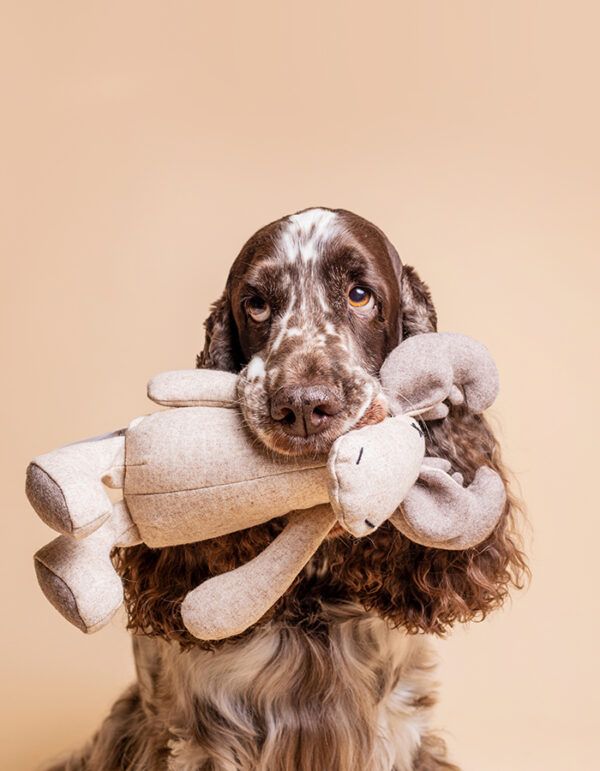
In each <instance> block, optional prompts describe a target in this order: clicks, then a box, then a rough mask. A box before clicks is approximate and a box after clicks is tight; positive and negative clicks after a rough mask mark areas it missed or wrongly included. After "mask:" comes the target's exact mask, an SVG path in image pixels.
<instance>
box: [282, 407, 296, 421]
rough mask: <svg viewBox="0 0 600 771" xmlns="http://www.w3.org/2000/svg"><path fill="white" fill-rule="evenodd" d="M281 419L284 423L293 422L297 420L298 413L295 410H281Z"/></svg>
mask: <svg viewBox="0 0 600 771" xmlns="http://www.w3.org/2000/svg"><path fill="white" fill-rule="evenodd" d="M279 420H280V421H281V422H282V423H288V424H290V423H293V422H294V421H295V420H296V413H295V412H294V411H293V410H285V409H284V410H281V418H279Z"/></svg>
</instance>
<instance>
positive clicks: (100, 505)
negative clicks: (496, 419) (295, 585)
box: [27, 334, 505, 639]
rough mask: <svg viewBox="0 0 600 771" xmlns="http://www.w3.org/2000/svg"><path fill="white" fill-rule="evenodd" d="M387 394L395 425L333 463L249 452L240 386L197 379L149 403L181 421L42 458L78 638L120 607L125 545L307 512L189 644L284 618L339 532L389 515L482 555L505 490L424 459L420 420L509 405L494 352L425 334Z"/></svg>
mask: <svg viewBox="0 0 600 771" xmlns="http://www.w3.org/2000/svg"><path fill="white" fill-rule="evenodd" d="M381 381H382V385H383V389H384V393H385V394H386V397H387V399H388V400H389V405H390V410H391V413H392V416H391V417H389V418H386V419H385V420H383V421H382V422H380V423H377V424H375V425H367V426H365V427H363V428H360V429H357V430H354V431H350V432H349V433H347V434H345V435H343V436H341V437H339V439H338V440H337V441H336V442H335V443H334V445H333V447H332V448H331V451H330V453H329V456H328V457H327V458H322V459H308V460H307V459H305V460H290V459H285V458H281V457H273V456H272V454H269V453H267V452H266V451H265V450H264V448H262V447H260V446H257V445H256V444H255V443H253V442H252V441H250V439H249V437H248V435H247V432H246V430H245V427H244V425H243V423H242V420H241V417H240V415H239V413H238V410H237V409H236V407H235V400H236V388H237V379H236V377H235V376H234V375H231V374H228V373H222V372H215V371H207V370H203V371H198V370H195V371H191V372H179V373H165V374H163V375H160V376H158V377H157V378H155V379H153V380H152V381H151V382H150V384H149V391H148V393H149V396H150V398H152V399H153V400H154V401H156V402H158V403H159V404H162V405H165V406H169V407H175V409H168V410H165V411H161V412H157V413H154V414H152V415H149V416H146V417H143V418H137V419H136V420H134V421H133V422H132V423H131V424H130V426H129V428H128V429H127V431H119V432H116V433H115V434H111V435H107V436H104V437H99V438H98V439H95V440H89V441H86V442H81V443H78V444H75V445H70V446H68V447H65V448H62V449H60V450H57V451H54V452H52V453H48V454H47V455H44V456H40V457H39V458H36V459H35V460H34V462H33V463H32V464H31V466H30V468H29V470H28V480H27V493H28V496H29V499H30V501H31V503H32V505H33V506H34V508H35V509H36V511H37V512H38V514H39V515H40V516H41V517H42V519H44V521H46V522H47V524H49V525H50V526H51V527H53V528H54V529H56V530H58V531H59V532H61V533H63V535H62V536H61V537H59V538H58V539H56V540H55V541H53V542H52V543H51V544H49V545H48V546H47V547H44V549H42V550H40V552H38V554H37V555H36V569H37V572H38V578H39V580H40V584H41V585H42V588H43V589H44V591H45V593H46V595H47V596H48V597H49V599H50V600H51V602H52V603H53V604H54V605H56V606H57V607H58V609H59V610H60V611H61V612H62V613H63V614H64V615H65V616H66V617H67V618H68V619H69V620H70V621H72V622H73V623H74V624H75V625H76V626H78V627H79V628H81V629H83V630H84V631H94V630H95V629H98V628H100V627H101V626H102V625H103V624H105V623H106V621H107V620H108V618H110V616H111V615H112V614H113V613H114V611H115V610H116V608H117V607H118V606H119V604H120V602H121V600H122V587H121V583H120V579H119V577H118V576H117V574H116V573H115V571H114V569H113V568H112V565H111V562H110V553H111V550H112V549H113V548H114V547H115V546H123V547H128V546H132V545H134V544H136V543H139V542H144V543H146V544H147V545H148V546H151V547H155V548H161V547H167V546H173V545H178V544H186V543H192V542H195V541H202V540H206V539H211V538H215V537H218V536H221V535H224V534H227V533H231V532H235V531H237V530H241V529H244V528H247V527H251V526H253V525H257V524H259V523H262V522H266V521H268V520H270V519H272V518H274V517H280V516H283V515H286V514H288V513H289V512H291V511H292V512H295V513H293V514H290V516H289V518H288V524H287V527H286V528H285V529H284V531H283V532H282V534H281V535H280V536H279V537H278V538H277V539H275V541H273V543H272V544H271V545H270V546H269V547H268V548H267V549H266V550H265V551H264V552H263V553H262V554H260V555H259V556H257V557H256V558H255V559H254V560H252V561H251V562H249V563H248V564H247V565H244V566H242V567H240V568H238V569H237V570H235V571H230V572H229V573H226V574H223V575H221V576H216V577H215V578H212V579H211V580H209V581H207V582H205V583H203V584H202V585H200V586H199V587H198V588H196V589H194V590H193V591H191V592H189V594H188V595H187V597H186V598H185V600H184V602H183V605H182V617H183V621H184V624H185V625H186V627H187V628H188V630H189V631H190V632H191V633H192V634H193V635H195V636H196V637H198V638H201V639H220V638H223V637H228V636H230V635H232V634H236V633H239V632H240V631H243V630H244V629H246V628H247V627H248V626H249V625H251V624H252V623H254V622H256V621H257V620H258V619H259V618H260V617H261V616H262V615H263V614H264V613H265V612H266V611H267V610H268V608H269V607H270V606H271V605H273V603H274V602H275V601H276V600H277V598H278V597H280V596H281V594H283V593H284V592H285V591H286V590H287V589H288V587H289V586H290V584H291V582H292V581H293V579H294V578H295V576H296V575H297V574H298V572H299V571H300V570H301V569H302V567H303V566H304V565H305V564H306V562H307V561H308V560H309V559H310V557H311V555H312V554H313V553H314V551H315V550H316V549H317V548H318V546H319V545H320V543H321V542H322V540H323V538H324V537H325V536H326V534H327V533H328V531H329V530H330V528H331V527H332V525H333V523H334V522H335V520H336V518H337V520H338V521H339V523H340V524H341V525H342V526H343V527H344V528H346V529H347V530H348V531H349V532H350V533H352V534H353V535H354V536H356V537H361V536H364V535H369V534H371V533H373V532H374V531H375V530H376V529H377V527H379V526H380V525H381V523H382V522H384V521H385V520H386V519H388V518H390V517H391V521H392V522H393V524H394V525H395V526H396V527H397V528H398V529H399V530H401V531H402V532H403V533H404V534H405V535H406V536H407V537H409V538H411V539H412V540H414V541H417V542H418V543H423V544H427V545H430V546H435V547H437V548H446V549H463V548H467V547H468V546H472V545H474V544H476V543H478V542H480V541H481V540H482V539H484V538H485V537H486V536H487V535H488V534H489V533H490V532H491V530H492V529H493V527H494V526H495V524H496V522H497V521H498V518H499V517H500V515H501V512H502V509H503V506H504V500H505V492H504V485H503V483H502V480H501V479H500V478H499V477H498V475H497V474H496V473H495V472H494V471H492V470H491V469H489V468H485V467H482V468H481V469H480V470H479V471H478V473H477V475H476V477H475V480H474V481H473V484H471V485H470V486H469V487H467V488H465V487H463V484H462V479H461V477H460V475H458V474H456V473H454V474H450V473H448V472H450V471H452V469H451V468H450V464H449V463H448V462H447V461H444V460H443V459H439V458H425V440H424V429H423V428H422V426H421V425H420V424H419V423H418V421H417V420H416V419H415V417H414V416H418V415H421V416H422V417H423V419H435V420H443V419H444V417H445V415H446V414H447V409H448V408H447V405H446V402H450V403H451V404H464V405H465V407H466V408H467V409H469V410H471V411H472V412H474V413H477V412H480V411H482V410H483V409H485V408H486V407H487V406H488V405H489V404H490V403H491V402H492V401H493V399H494V398H495V395H496V392H497V374H496V370H495V367H494V365H493V362H492V361H491V358H490V357H489V354H488V353H487V351H486V350H485V348H483V346H481V345H479V344H478V343H475V341H472V340H470V339H468V338H464V337H462V336H460V335H438V334H431V335H421V336H418V337H414V338H412V339H409V340H407V341H405V342H404V343H402V344H401V345H400V346H398V348H397V349H396V350H395V351H393V352H392V354H391V355H390V357H389V358H388V360H387V362H386V363H385V365H384V367H383V368H382V371H381ZM102 481H104V483H106V484H108V485H109V486H111V487H119V488H122V489H123V502H121V503H119V504H118V505H117V506H116V507H114V508H113V506H112V505H111V504H110V501H109V500H108V498H107V496H106V493H105V492H104V490H103V487H102ZM415 483H416V484H415ZM402 503H403V505H402V507H400V504H402Z"/></svg>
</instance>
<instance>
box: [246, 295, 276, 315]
mask: <svg viewBox="0 0 600 771" xmlns="http://www.w3.org/2000/svg"><path fill="white" fill-rule="evenodd" d="M246 312H247V314H248V315H249V316H250V318H252V319H254V321H266V320H267V319H268V318H269V316H270V315H271V308H270V306H269V303H267V302H265V301H264V300H263V298H262V297H258V296H256V297H251V298H250V299H249V300H246Z"/></svg>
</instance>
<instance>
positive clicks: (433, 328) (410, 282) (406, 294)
mask: <svg viewBox="0 0 600 771" xmlns="http://www.w3.org/2000/svg"><path fill="white" fill-rule="evenodd" d="M382 236H383V239H384V241H385V246H386V249H387V252H388V255H389V258H390V262H391V264H392V268H393V270H394V274H395V276H396V280H397V281H398V288H399V291H400V313H401V317H400V334H399V340H398V342H402V340H404V339H405V338H407V337H411V336H412V335H420V334H422V333H423V332H437V314H436V312H435V307H434V305H433V300H432V299H431V292H430V291H429V287H428V286H427V284H426V283H425V282H424V281H422V280H421V278H420V277H419V274H418V273H417V271H416V270H415V269H414V268H413V267H411V266H410V265H403V264H402V261H401V260H400V256H399V254H398V252H397V250H396V247H395V246H394V245H393V244H392V242H391V241H390V240H389V239H388V238H387V236H386V235H385V234H384V233H382Z"/></svg>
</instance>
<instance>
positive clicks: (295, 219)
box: [55, 208, 526, 771]
mask: <svg viewBox="0 0 600 771" xmlns="http://www.w3.org/2000/svg"><path fill="white" fill-rule="evenodd" d="M435 329H436V313H435V309H434V306H433V303H432V300H431V296H430V293H429V290H428V289H427V287H426V285H425V284H424V283H423V282H422V281H421V279H420V278H419V277H418V276H417V274H416V273H415V271H414V270H413V269H412V268H411V267H408V266H403V265H402V264H401V262H400V260H399V258H398V255H397V253H396V250H395V249H394V247H393V246H392V245H391V243H390V242H389V241H388V239H387V238H386V237H385V235H384V234H383V233H382V231H381V230H379V228H377V227H375V226H374V225H372V224H371V223H370V222H367V221H366V220H364V219H362V218H361V217H358V216H357V215H355V214H352V213H350V212H348V211H344V210H340V209H337V210H332V209H325V208H315V209H307V210H305V211H302V212H299V213H298V214H294V215H292V216H288V217H283V218H282V219H280V220H277V221H276V222H273V223H271V224H270V225H267V226H266V227H263V228H262V229H261V230H259V231H258V232H257V233H256V234H255V235H253V236H252V238H250V240H249V241H248V242H247V243H246V244H245V245H244V247H243V248H242V250H241V252H240V254H239V256H238V257H237V259H236V260H235V262H234V264H233V266H232V268H231V272H230V274H229V278H228V280H227V285H226V287H225V291H224V292H223V295H222V296H221V298H220V299H219V300H218V301H217V302H216V303H215V304H214V305H213V306H212V310H211V314H210V316H209V318H208V320H207V322H206V340H205V344H204V349H203V351H202V353H201V354H200V355H199V357H198V366H199V367H209V368H215V369H222V370H230V371H232V372H239V373H241V377H242V389H241V399H240V408H241V410H242V413H243V415H244V418H245V422H246V424H247V426H248V429H249V430H250V432H252V434H253V435H254V436H255V437H256V439H257V440H258V441H261V442H262V443H264V444H265V445H266V446H267V447H269V448H270V449H271V450H272V451H274V452H277V453H284V454H287V455H320V454H322V453H325V452H327V450H328V448H329V447H330V446H331V444H332V442H333V441H334V440H335V439H336V437H338V436H339V435H340V434H341V433H343V432H345V431H347V430H348V429H350V428H352V427H354V426H357V425H360V424H362V423H365V422H370V421H373V420H378V419H380V418H381V416H382V415H383V414H384V412H385V403H384V400H383V398H382V396H381V394H380V385H379V380H378V371H379V368H380V366H381V364H382V362H383V361H384V359H385V357H386V355H387V354H388V353H389V352H390V351H391V350H392V349H393V348H394V347H395V346H396V345H397V344H398V342H399V341H400V340H402V339H403V338H405V337H407V336H409V335H414V334H418V333H421V332H430V331H432V330H435ZM427 444H428V454H430V455H442V456H444V457H446V458H448V459H450V460H451V461H452V464H453V467H454V469H455V470H456V471H460V472H461V473H462V474H463V475H464V478H465V481H466V482H470V480H471V479H472V476H473V474H474V472H475V470H476V469H477V468H478V467H479V466H480V465H483V464H487V465H491V466H492V467H493V468H495V469H496V470H497V471H498V472H499V473H500V474H503V475H504V470H503V467H502V464H501V461H500V454H499V449H498V445H497V442H496V440H495V438H494V436H493V434H492V432H491V430H490V428H489V426H488V424H487V423H486V420H485V418H483V417H481V416H479V415H472V414H469V413H468V412H466V411H465V409H464V408H463V407H461V406H450V414H449V416H448V417H447V418H446V419H444V420H440V421H433V422H432V423H430V424H429V428H428V434H427ZM516 512H518V509H517V508H516V506H515V504H514V501H513V500H512V499H510V498H509V501H508V503H507V505H506V510H505V513H504V516H503V517H502V519H501V521H500V522H499V524H498V525H497V527H496V529H495V531H494V532H493V533H492V535H491V536H490V537H489V538H488V539H487V540H486V541H485V542H484V543H482V544H480V545H479V546H477V547H475V548H472V549H468V550H465V551H462V552H461V551H459V552H456V551H453V552H447V551H443V550H436V549H431V548H427V547H424V546H420V545H418V544H415V543H412V542H411V541H409V540H407V539H406V538H405V537H404V536H402V535H401V534H400V533H399V532H398V531H397V530H396V529H395V528H393V527H391V526H389V525H387V524H384V525H383V526H382V527H380V528H379V530H377V531H376V532H375V533H374V534H373V535H372V536H371V537H369V538H363V539H354V538H352V537H350V536H349V535H348V534H346V533H344V532H343V531H341V530H336V531H335V533H334V534H333V535H332V536H331V537H330V538H328V539H327V540H326V541H325V542H324V543H323V545H322V547H321V548H320V549H319V551H318V552H317V553H316V555H315V556H314V558H313V559H312V560H311V561H310V562H309V564H308V565H307V566H306V568H305V569H304V571H303V572H302V573H301V574H300V575H299V577H298V578H297V580H296V581H295V582H294V584H293V585H292V587H291V588H290V590H289V591H288V592H287V594H285V595H284V596H283V597H282V598H281V599H280V601H279V602H278V603H277V604H276V605H275V607H273V608H272V609H271V611H270V612H269V613H268V614H267V616H265V617H264V618H263V619H262V620H261V621H260V622H259V623H258V624H256V625H255V626H254V627H252V628H251V629H249V630H248V631H247V632H245V633H244V634H243V635H240V636H239V637H237V638H235V639H230V640H227V641H224V642H219V643H203V642H199V641H198V640H196V639H194V638H193V637H191V636H190V634H189V633H188V632H187V630H186V629H185V627H184V626H183V624H182V621H181V618H180V615H179V606H180V603H181V601H182V599H183V598H184V596H185V594H186V593H187V592H188V591H189V590H190V589H191V588H193V587H194V586H196V585H197V584H198V583H200V582H201V581H202V580H204V579H205V578H208V577H209V576H212V575H215V574H218V573H221V572H223V571H226V570H229V569H231V568H234V567H237V566H238V565H240V564H242V563H245V562H247V561H248V560H249V559H251V558H252V557H253V556H255V555H256V554H257V553H258V552H260V551H262V550H263V549H264V547H265V546H266V544H268V543H269V542H270V541H271V540H272V539H273V537H274V536H275V535H276V534H277V533H278V532H279V531H280V530H281V528H282V526H283V523H282V521H280V520H276V521H272V522H269V523H267V524H265V525H261V526H259V527H254V528H250V529H248V530H245V531H243V532H240V533H235V534H232V535H228V536H224V537H222V538H217V539H214V540H211V541H206V542H202V543H197V544H191V545H188V546H177V547H171V548H165V549H156V550H153V549H149V548H148V547H146V546H143V545H142V546H136V547H133V548H129V549H122V550H121V551H120V552H119V553H118V554H117V555H115V559H116V562H117V565H118V567H119V570H120V572H121V574H122V576H123V580H124V584H125V592H126V607H127V613H128V621H129V628H130V629H131V630H132V631H133V633H134V637H133V641H134V651H135V657H136V664H137V672H138V678H137V682H136V683H135V684H134V685H133V686H132V687H131V688H130V689H129V690H128V691H127V692H126V693H125V694H124V696H123V697H122V698H121V699H120V700H119V701H117V703H116V704H115V705H114V707H113V710H112V712H111V714H110V716H109V717H108V718H107V720H106V721H105V723H104V724H103V725H102V727H101V728H100V730H99V732H98V733H97V735H96V736H95V737H94V738H93V739H92V741H91V742H90V743H89V745H88V746H87V747H85V748H84V749H83V751H82V752H81V753H79V754H78V755H76V756H73V757H72V758H70V759H69V760H68V761H67V762H66V763H62V764H60V765H58V766H55V768H56V769H58V768H63V769H71V770H72V769H89V770H92V769H93V771H110V770H112V769H131V770H133V769H136V770H139V771H142V770H143V771H152V770H153V769H171V771H175V770H177V771H200V770H202V771H209V770H210V771H242V770H243V771H250V770H252V771H392V769H393V770H394V771H409V769H410V770H412V771H414V770H416V769H418V770H420V771H425V770H426V769H442V768H445V769H449V768H456V767H455V766H453V765H451V764H450V763H449V762H448V761H447V760H446V752H445V747H444V744H443V742H442V741H441V740H440V739H439V738H437V737H436V736H435V735H434V734H432V732H431V730H430V728H429V727H428V718H429V713H430V710H431V708H432V705H433V704H434V702H435V687H434V682H433V669H432V666H433V662H432V656H431V652H430V643H429V639H428V637H427V635H432V634H434V635H442V634H443V633H444V632H445V631H446V630H448V629H449V628H450V627H451V626H452V624H454V623H455V622H465V621H469V620H471V619H475V618H483V617H484V616H485V615H486V614H487V613H489V612H490V611H491V610H492V609H494V608H497V607H498V606H499V605H500V604H501V603H502V601H503V600H504V598H505V597H506V594H507V591H508V589H509V586H510V585H511V584H514V585H517V586H518V585H519V584H520V582H521V579H522V577H523V575H524V573H525V572H526V566H525V563H524V559H523V555H522V554H521V552H520V550H519V548H518V545H517V541H516V539H515V537H514V535H513V526H514V516H515V513H516ZM423 632H424V633H427V634H418V633H423Z"/></svg>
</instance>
